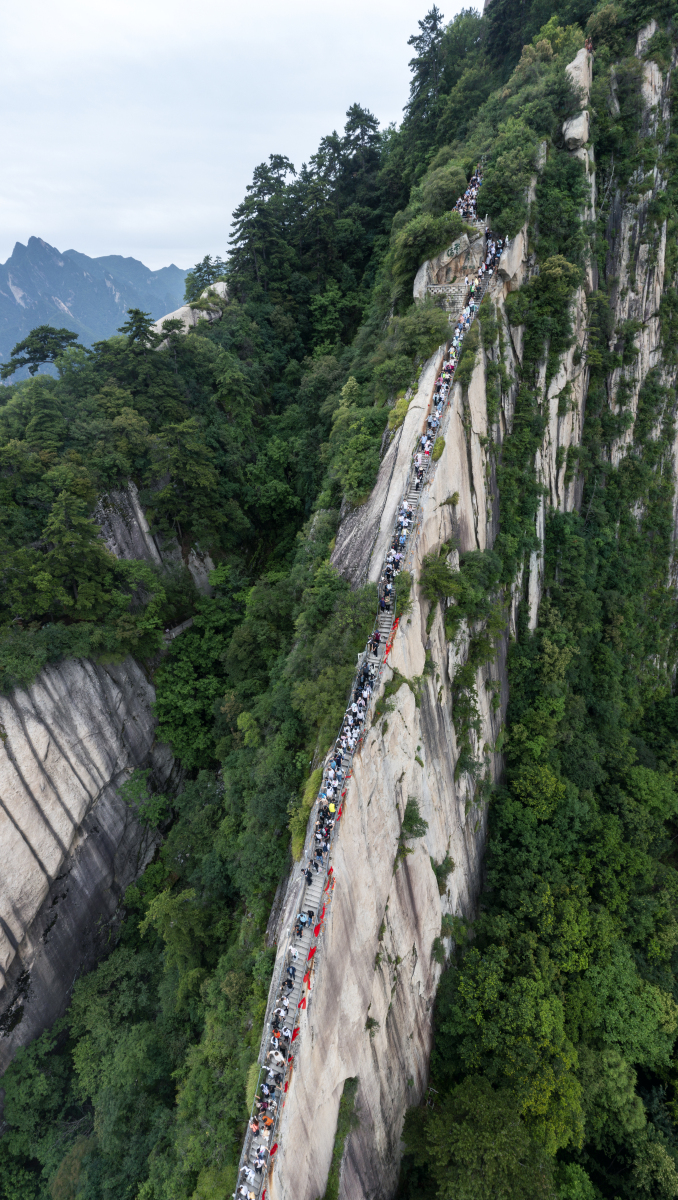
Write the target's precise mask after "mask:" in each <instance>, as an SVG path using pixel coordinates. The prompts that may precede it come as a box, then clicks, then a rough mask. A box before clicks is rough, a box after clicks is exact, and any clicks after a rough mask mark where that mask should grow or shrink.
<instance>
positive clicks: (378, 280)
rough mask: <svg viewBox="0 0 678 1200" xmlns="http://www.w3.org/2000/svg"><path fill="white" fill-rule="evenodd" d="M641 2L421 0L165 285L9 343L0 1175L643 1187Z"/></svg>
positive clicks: (654, 1079)
mask: <svg viewBox="0 0 678 1200" xmlns="http://www.w3.org/2000/svg"><path fill="white" fill-rule="evenodd" d="M677 19H678V14H676V13H675V12H674V9H673V7H672V6H671V4H670V3H664V2H663V0H660V2H659V3H656V4H653V3H650V2H645V0H642V3H641V2H640V0H619V2H615V3H612V2H607V0H603V2H602V3H599V4H597V5H593V4H592V3H588V4H578V3H577V2H576V0H568V3H567V4H562V5H560V6H557V5H555V4H553V3H549V2H548V0H544V2H535V3H534V4H533V5H532V6H531V7H528V6H526V5H523V4H518V3H516V0H493V2H492V3H491V4H489V5H488V6H487V8H486V10H485V12H484V13H483V14H482V15H481V14H479V13H477V12H475V11H474V10H464V11H463V12H462V13H460V14H459V15H458V16H457V17H455V18H454V20H452V21H450V22H449V23H446V22H445V20H444V18H443V17H442V14H441V13H440V12H439V11H438V10H437V8H435V7H434V8H433V9H432V10H431V11H430V12H429V13H427V14H426V15H425V16H424V17H423V18H422V20H421V21H420V22H419V27H418V33H416V34H415V35H413V37H412V38H411V40H410V44H411V46H412V48H413V59H412V63H411V67H412V86H411V93H410V98H409V102H408V105H407V108H406V111H405V117H404V120H403V123H402V125H401V127H400V128H399V129H397V130H396V129H392V128H389V129H387V130H380V129H379V124H378V122H377V120H376V118H375V117H374V116H373V115H372V114H371V113H369V112H367V111H366V110H365V109H363V108H362V107H361V106H360V105H357V104H355V105H353V106H352V107H351V108H350V109H349V110H348V112H347V115H346V124H345V128H344V130H343V132H342V133H336V132H334V133H332V134H329V135H328V136H327V137H326V138H324V139H323V140H322V142H321V144H320V146H319V148H318V151H317V153H316V154H315V155H314V156H312V158H311V159H310V161H309V163H307V164H305V165H304V166H303V167H302V168H301V169H299V170H298V171H297V170H296V169H295V167H294V166H293V164H292V163H290V162H289V161H288V160H287V159H285V158H284V157H282V156H280V155H276V154H272V155H271V157H270V158H269V160H268V162H266V163H263V164H261V165H260V166H259V167H257V168H256V170H255V172H254V177H253V180H252V183H251V184H250V185H249V186H248V188H247V192H246V196H245V198H244V200H243V202H242V204H241V205H240V206H239V207H238V209H237V210H236V212H235V214H234V218H233V227H232V235H231V251H230V255H229V258H228V261H227V263H226V264H224V263H221V262H210V261H208V260H206V261H205V262H203V263H202V264H199V265H198V266H197V267H196V268H194V271H193V273H192V278H191V279H190V280H189V289H188V294H189V297H190V304H191V305H192V308H191V312H192V314H193V317H192V319H191V320H179V319H176V320H169V322H168V323H166V324H165V325H164V327H163V324H162V321H161V322H160V323H159V325H156V324H154V323H153V321H152V320H151V317H149V316H148V315H146V314H145V313H144V312H143V311H141V310H140V309H139V308H137V307H136V306H134V307H132V308H130V310H129V311H128V313H127V314H126V316H127V320H126V322H125V324H124V326H123V329H122V334H121V336H119V337H116V338H114V339H112V340H109V341H100V342H98V343H97V344H96V345H94V346H89V345H87V344H86V339H84V338H83V343H84V344H82V343H81V344H74V345H71V346H68V347H65V348H63V349H62V352H61V353H60V354H57V355H56V361H55V371H56V375H55V376H54V377H51V376H47V375H39V376H36V377H35V378H32V379H27V380H20V381H18V382H14V383H11V384H10V385H9V386H8V387H7V388H5V389H3V393H2V404H1V405H0V486H1V487H2V503H1V508H0V512H1V515H2V526H1V528H0V534H1V536H2V539H3V542H2V551H3V553H2V567H1V571H2V576H1V577H2V589H1V591H0V611H1V618H2V637H1V639H0V684H1V686H2V691H3V698H2V699H0V711H1V713H2V721H3V727H2V747H1V748H0V772H1V774H0V779H1V780H2V790H1V792H0V794H1V796H2V810H1V811H2V819H1V820H0V846H2V853H3V861H7V862H10V863H11V864H12V866H13V869H12V871H11V872H6V876H5V878H4V879H3V886H2V892H1V893H0V949H1V954H2V959H1V961H0V966H2V970H3V979H4V986H3V987H2V989H1V990H0V1033H1V1034H2V1037H1V1038H0V1053H2V1062H3V1065H4V1066H5V1072H4V1076H3V1088H4V1109H3V1127H2V1137H1V1138H0V1197H2V1200H17V1198H19V1200H43V1198H44V1200H47V1198H48V1197H51V1200H61V1198H62V1197H63V1198H64V1200H66V1198H68V1200H71V1198H72V1200H76V1198H78V1200H79V1198H82V1200H119V1198H124V1200H127V1198H129V1200H221V1198H222V1197H224V1196H226V1195H232V1194H234V1193H235V1192H236V1190H237V1189H238V1188H241V1187H242V1188H244V1189H245V1194H247V1193H248V1191H249V1190H251V1191H252V1192H253V1194H254V1195H255V1198H256V1200H260V1198H262V1197H263V1195H264V1192H265V1194H266V1196H267V1197H269V1198H270V1197H276V1200H283V1198H284V1200H317V1198H318V1197H319V1196H324V1197H325V1198H326V1200H331V1198H338V1197H341V1198H342V1200H355V1198H357V1197H363V1196H364V1197H369V1198H370V1200H392V1198H395V1197H398V1200H428V1198H431V1200H434V1198H438V1200H454V1198H456V1197H460V1198H464V1200H485V1198H486V1197H496V1198H497V1200H499V1198H502V1200H513V1198H515V1200H518V1198H523V1197H527V1196H529V1197H545V1198H546V1197H547V1198H549V1200H599V1198H604V1200H617V1198H621V1197H623V1198H627V1197H628V1198H629V1200H646V1198H652V1200H654V1198H655V1197H658V1198H660V1200H664V1198H667V1200H668V1198H671V1197H676V1196H678V1120H677V1111H678V1110H677V1105H678V1073H677V1069H676V1061H677V1060H676V1049H675V1048H676V1039H677V1037H678V951H677V947H678V912H677V909H678V868H677V864H676V861H675V836H676V829H677V827H678V696H677V695H676V669H677V667H678V644H677V642H676V627H677V622H676V616H677V612H678V610H677V605H676V592H675V584H676V570H675V555H676V537H677V534H678V499H677V497H678V486H677V483H676V480H677V477H678V437H677V435H676V421H675V417H676V392H675V383H676V370H677V368H678V356H677V352H676V337H677V334H678V321H677V317H676V313H677V312H678V292H677V290H676V281H677V273H678V188H677V179H676V174H675V172H676V147H677V146H678V142H677V141H676V133H675V132H674V131H673V121H674V120H675V100H676V94H675V83H674V74H675V68H676V64H677V63H678V25H677V24H676V21H677ZM476 171H478V172H479V174H480V175H481V176H482V183H481V185H480V188H479V191H478V201H477V216H478V217H479V218H481V219H480V220H474V218H473V214H472V212H471V211H470V209H469V206H468V204H466V205H464V204H462V205H459V204H458V203H457V201H458V199H459V198H460V197H461V196H463V195H464V193H465V191H466V188H467V185H468V182H469V180H470V179H472V177H473V176H474V172H476ZM460 209H464V211H463V212H462V211H460ZM495 238H501V239H502V246H501V254H500V255H498V256H497V261H496V264H495V266H493V271H492V274H491V275H490V274H489V273H488V274H487V275H486V276H485V278H484V279H483V281H482V289H479V290H480V292H481V295H482V299H481V302H480V304H479V307H478V308H477V311H476V310H470V311H469V323H468V328H467V329H466V331H465V333H464V336H463V340H462V341H461V343H460V345H459V351H458V355H457V357H456V359H455V367H454V373H453V375H452V383H451V387H450V391H449V395H447V396H446V397H445V401H444V405H443V407H442V417H441V425H440V429H439V430H438V433H437V437H436V442H435V446H434V447H433V454H432V460H433V461H431V463H430V465H429V466H428V467H427V473H426V477H425V485H424V486H423V487H422V488H421V490H420V491H414V492H411V491H410V490H409V489H410V485H411V483H412V480H413V475H412V470H413V467H412V462H413V455H414V453H415V452H416V449H417V447H418V446H419V445H420V444H421V443H420V438H421V435H422V431H423V430H424V429H425V428H426V421H427V417H428V415H429V414H430V413H431V405H432V401H433V396H434V394H437V395H440V394H441V393H440V382H439V381H440V378H441V376H440V371H441V365H442V364H443V362H444V361H445V360H446V359H449V347H450V342H451V338H452V336H453V332H454V330H455V328H458V324H457V320H458V318H459V317H460V315H461V314H462V312H463V309H464V307H465V306H466V304H467V301H468V288H467V284H466V277H467V276H468V277H469V278H472V277H473V276H474V274H475V273H476V272H477V270H478V267H479V264H480V263H481V262H482V261H484V260H485V259H486V256H487V255H488V253H489V247H490V244H491V243H492V241H493V240H494V239H495ZM490 262H492V263H494V262H495V260H494V259H493V258H492V257H491V256H490ZM217 281H221V282H220V283H219V285H218V286H215V287H214V288H212V289H211V290H210V285H211V284H217ZM176 307H177V305H176V303H174V302H173V303H172V304H171V305H168V306H167V309H166V311H168V312H170V311H171V310H173V309H174V308H176ZM203 316H204V318H205V319H201V318H202V317H203ZM450 318H452V321H450ZM471 318H473V319H471ZM59 323H61V322H59ZM405 495H407V496H409V495H413V496H414V497H415V513H414V520H413V523H412V527H411V529H410V530H409V532H408V533H407V537H406V538H405V543H404V544H405V555H406V556H405V561H404V564H403V569H402V570H401V571H400V573H399V574H398V575H397V576H396V606H395V609H394V611H393V614H392V615H393V616H394V617H397V625H395V626H394V627H392V628H391V625H390V619H389V621H388V626H389V629H390V634H389V642H388V651H389V652H388V657H384V656H383V655H382V658H381V659H380V668H379V669H380V674H379V679H378V686H377V687H376V688H375V695H374V696H373V697H372V700H371V702H370V708H369V718H368V720H367V721H366V722H365V729H364V732H363V736H362V739H361V743H360V745H359V747H358V748H357V749H356V753H355V756H354V757H353V758H352V762H351V767H350V777H349V778H347V779H346V781H345V786H344V787H343V791H342V794H341V813H340V818H339V820H338V824H337V826H336V828H335V829H334V831H333V835H332V843H331V849H330V851H329V857H328V860H327V862H324V865H323V870H325V871H327V872H329V873H328V874H327V875H326V876H323V889H324V890H323V891H322V892H321V893H320V894H321V895H322V897H323V899H322V909H321V911H320V912H318V913H317V916H316V910H314V919H316V920H317V922H318V924H317V926H316V927H315V929H314V931H313V939H314V948H313V955H312V956H311V954H309V957H308V958H307V959H306V960H305V961H303V978H304V983H303V995H302V999H301V1000H300V1001H299V1004H298V1006H297V1007H296V1012H291V1013H290V1015H289V1018H288V1019H289V1021H290V1025H291V1033H292V1035H293V1038H294V1040H293V1042H291V1047H290V1049H291V1053H292V1060H291V1061H288V1063H287V1065H286V1067H285V1070H286V1077H285V1082H284V1085H283V1087H282V1088H281V1089H280V1091H279V1092H277V1093H276V1095H277V1105H278V1108H277V1112H276V1113H275V1122H274V1137H275V1141H274V1140H273V1138H270V1140H269V1143H268V1145H267V1146H266V1148H265V1150H264V1153H263V1162H264V1167H263V1170H262V1171H260V1172H258V1173H257V1171H256V1170H255V1167H256V1165H257V1164H256V1160H255V1158H254V1155H253V1152H252V1151H251V1146H252V1138H251V1137H250V1133H249V1132H248V1114H253V1113H254V1111H255V1110H254V1109H253V1105H254V1104H255V1103H257V1101H255V1094H256V1091H257V1086H258V1085H260V1084H261V1082H262V1081H265V1078H266V1076H265V1074H262V1072H261V1067H262V1065H263V1064H264V1063H265V1062H266V1052H267V1050H268V1048H269V1044H270V1038H271V1036H273V1033H274V1030H275V1026H274V1024H273V1023H272V1009H273V1006H274V1005H275V1004H279V1002H280V1001H279V997H280V988H279V986H278V985H279V981H280V980H281V979H284V978H285V976H286V975H288V977H289V978H290V979H294V977H295V976H294V972H295V971H296V973H297V974H298V975H299V976H301V974H302V972H301V970H300V967H301V965H302V963H300V962H299V960H297V959H294V958H293V957H292V956H291V954H290V950H291V949H292V950H293V949H294V947H295V946H296V944H297V941H298V939H297V935H296V934H295V931H294V926H295V920H296V914H297V913H298V912H299V910H300V908H301V907H303V906H304V901H303V898H304V896H305V895H306V891H305V889H306V888H307V887H310V886H311V884H312V881H313V875H312V874H311V868H310V863H311V858H312V857H313V856H314V854H315V840H316V839H315V824H314V822H315V818H316V816H317V813H318V811H319V809H318V807H317V798H318V793H319V791H320V790H321V789H322V787H323V786H324V784H325V783H326V780H327V774H326V768H327V766H328V763H329V759H330V757H331V753H330V752H331V750H332V749H333V747H334V746H335V739H336V737H337V733H338V730H339V728H340V727H341V725H342V721H343V719H344V712H345V709H346V703H347V697H349V696H350V695H351V693H352V687H353V681H354V678H355V672H356V658H357V656H359V655H362V654H363V652H364V650H365V646H366V642H367V639H368V637H369V635H370V634H371V633H372V631H373V629H374V626H375V614H377V612H378V609H379V597H380V596H383V579H382V575H383V564H384V556H385V554H386V553H387V551H388V547H389V545H390V542H391V537H392V535H393V530H394V523H395V521H396V518H397V513H398V510H399V508H400V505H401V502H402V500H403V497H404V496H405ZM174 634H176V636H173V635H174ZM321 857H322V856H321ZM307 865H308V872H309V875H310V877H311V883H310V884H309V883H308V881H306V882H305V877H303V876H302V875H301V874H300V869H301V867H302V866H307ZM330 867H331V872H330V871H329V868H330ZM97 872H98V875H97ZM88 905H91V907H92V910H93V913H94V914H96V931H94V930H93V929H92V928H91V926H89V925H88V922H87V907H88ZM299 944H305V943H299ZM295 963H296V967H295V966H294V964H295ZM288 967H292V975H289V974H288ZM269 1061H270V1060H269ZM274 1090H275V1089H274ZM262 1095H263V1093H262V1092H261V1091H260V1092H259V1097H260V1100H261V1097H262ZM262 1112H263V1113H264V1115H265V1113H266V1110H262ZM260 1115H261V1114H260ZM242 1165H244V1166H245V1168H246V1171H245V1173H244V1174H242V1173H240V1174H239V1169H240V1167H241V1166H242ZM247 1171H249V1172H251V1178H250V1177H249V1175H248V1174H247Z"/></svg>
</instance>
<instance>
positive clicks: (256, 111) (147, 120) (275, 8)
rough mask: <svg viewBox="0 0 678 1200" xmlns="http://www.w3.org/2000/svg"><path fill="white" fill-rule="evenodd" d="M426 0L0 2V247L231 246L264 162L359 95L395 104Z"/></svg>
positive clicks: (298, 144)
mask: <svg viewBox="0 0 678 1200" xmlns="http://www.w3.org/2000/svg"><path fill="white" fill-rule="evenodd" d="M431 3H432V0H423V2H422V3H417V2H416V0H313V2H312V3H311V2H310V0H286V2H285V3H280V2H277V3H274V2H273V0H258V3H257V2H254V3H249V4H247V3H243V0H239V2H238V3H236V2H235V0H192V3H188V2H186V0H184V2H183V3H179V2H178V0H87V2H85V0H58V2H57V3H54V0H22V2H21V3H20V4H14V5H8V4H6V5H4V6H3V15H2V17H1V18H0V28H1V29H2V33H3V37H2V42H3V62H4V69H3V74H2V79H1V81H0V98H1V105H2V108H1V111H2V120H1V121H0V161H1V162H2V164H3V165H2V173H1V182H0V206H1V207H0V261H2V262H4V261H5V259H6V258H7V257H8V255H9V254H11V252H12V248H13V246H14V243H15V242H17V241H20V242H24V243H25V242H26V241H27V240H28V238H29V237H30V236H31V235H32V234H33V235H35V236H37V237H42V238H44V239H45V241H47V242H50V243H51V244H52V245H54V246H56V247H57V248H58V249H59V250H68V249H71V248H73V249H76V250H81V251H83V252H84V253H85V254H91V255H99V254H126V255H128V254H131V255H134V257H135V258H141V259H142V260H143V261H144V262H145V263H147V264H148V265H149V266H151V267H153V268H157V267H161V266H165V265H167V264H168V263H170V262H175V263H176V264H177V266H180V267H187V266H190V265H192V264H193V263H194V262H196V261H197V260H198V259H199V258H201V257H202V256H203V255H204V254H207V253H215V254H224V253H225V252H226V250H227V238H228V233H229V227H230V219H231V213H232V211H233V209H234V208H235V206H236V205H237V204H238V203H239V202H240V200H241V199H242V197H243V195H244V190H245V185H246V184H247V183H249V182H250V179H251V176H252V170H253V168H254V167H255V166H256V164H257V163H259V162H261V161H262V160H263V159H265V158H267V157H268V155H269V154H272V153H281V154H286V155H287V156H288V157H289V158H290V159H291V160H292V162H293V163H294V164H295V166H297V167H299V166H300V165H301V163H302V161H304V160H306V159H308V158H309V156H310V155H311V154H312V153H313V152H314V151H315V149H316V148H317V145H318V142H319V140H320V138H321V137H322V136H323V135H324V134H326V133H330V132H331V131H332V129H339V130H341V129H342V128H343V123H344V114H345V112H346V109H347V108H348V106H349V105H350V104H352V103H353V102H354V101H357V102H358V103H360V104H362V105H364V106H365V107H367V108H369V109H371V110H372V112H374V113H375V114H376V116H377V117H378V118H379V120H380V121H381V122H382V124H388V123H389V122H390V121H396V122H399V121H400V120H401V117H402V108H403V105H404V103H405V101H406V99H407V95H408V90H409V78H410V73H409V70H408V66H407V63H408V61H409V59H410V58H411V57H412V51H411V48H410V47H409V46H408V45H407V38H408V36H409V35H410V34H411V33H414V32H416V31H417V20H418V19H420V18H421V17H422V16H423V15H424V13H425V12H426V10H427V8H430V7H431ZM467 3H468V0H467ZM440 6H441V7H442V9H443V12H444V13H445V16H446V17H447V18H448V19H450V18H451V17H452V16H453V15H454V13H455V12H457V11H459V9H460V8H461V7H462V6H463V0H461V2H460V0H450V2H449V3H447V4H445V3H442V4H441V5H440Z"/></svg>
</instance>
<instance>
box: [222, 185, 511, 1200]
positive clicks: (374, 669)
mask: <svg viewBox="0 0 678 1200" xmlns="http://www.w3.org/2000/svg"><path fill="white" fill-rule="evenodd" d="M481 182H482V177H481V174H480V168H478V169H477V170H476V172H475V173H474V175H473V176H472V178H471V180H470V182H469V186H468V188H467V190H466V192H465V194H464V196H462V197H461V198H460V200H458V201H457V205H456V208H457V209H458V211H459V212H461V213H462V216H464V217H465V218H466V219H469V218H473V219H475V216H476V200H477V196H478V189H479V187H480V184H481ZM485 236H486V255H485V258H484V261H483V262H482V263H481V264H480V267H479V268H478V271H477V274H476V276H475V277H474V278H472V279H470V278H469V277H468V276H467V277H466V288H467V291H466V302H465V305H464V308H463V310H462V312H461V313H460V314H459V317H458V319H457V321H456V324H455V326H454V333H453V335H452V339H451V345H450V349H449V352H448V356H447V358H446V360H445V361H444V362H443V366H442V369H441V372H440V375H439V376H438V378H437V379H436V381H435V386H434V391H433V400H432V404H431V411H430V413H429V414H428V416H427V418H426V427H425V429H424V430H423V431H422V434H421V437H420V440H419V442H418V444H417V448H416V451H415V454H414V459H413V466H412V474H411V476H410V482H409V486H408V493H409V494H410V495H411V494H412V491H417V492H418V491H419V490H420V489H421V487H422V484H423V481H424V478H425V475H426V471H427V468H428V465H429V462H430V458H431V452H432V449H433V445H434V442H435V439H436V436H437V433H438V430H439V429H440V425H441V421H442V417H443V413H444V410H445V406H446V404H447V401H448V398H449V393H450V388H451V386H452V383H453V377H454V371H455V368H456V366H457V364H458V362H459V357H460V354H461V347H462V343H463V340H464V335H465V334H466V333H467V331H468V329H469V328H470V325H471V322H472V320H473V318H474V316H475V314H476V312H477V310H478V308H479V305H480V300H481V299H482V295H483V294H484V291H485V288H486V287H487V285H488V283H489V280H490V279H491V278H492V275H493V273H494V270H495V267H496V263H497V261H498V259H499V256H500V255H501V253H502V250H503V249H504V248H505V245H506V242H505V241H503V240H502V239H501V238H496V237H495V236H494V235H493V233H492V232H491V230H489V229H486V230H485ZM414 519H415V512H414V509H413V505H412V502H411V501H410V500H408V499H406V500H404V501H403V503H402V504H401V505H400V507H399V509H398V513H397V516H396V521H395V528H394V534H393V538H392V541H391V544H390V547H389V550H388V552H387V554H386V559H385V562H384V570H383V573H382V575H381V579H380V582H379V588H378V595H379V611H380V613H384V612H389V613H391V614H393V612H394V609H395V579H396V577H397V575H398V574H399V572H400V571H401V570H402V569H403V566H404V561H405V551H406V547H407V542H408V537H409V536H410V531H411V530H412V528H413V523H414ZM392 620H393V615H391V622H392ZM381 650H382V637H381V634H380V632H379V629H378V627H377V626H375V629H374V631H373V633H372V635H371V637H370V639H369V641H368V644H367V650H366V654H365V655H363V656H362V658H361V665H360V669H359V672H358V674H357V676H356V679H355V682H354V685H353V688H352V691H351V695H350V698H349V702H348V705H347V708H346V712H345V713H344V717H343V720H342V723H341V728H340V730H339V736H338V737H337V739H336V741H335V743H334V746H333V748H332V750H331V753H330V755H329V756H328V759H329V761H328V759H326V765H325V767H324V769H323V775H322V783H321V787H320V791H319V793H318V798H317V810H316V820H315V825H314V831H313V838H312V842H311V847H310V854H309V858H308V861H307V862H306V863H304V865H303V866H302V868H301V875H302V876H303V877H304V879H305V882H306V887H307V888H308V887H309V886H310V885H311V884H312V883H313V881H314V879H315V877H317V876H318V875H319V874H320V873H321V872H322V874H323V878H324V876H325V872H326V871H327V864H328V859H329V851H330V842H331V838H332V833H333V831H334V829H335V826H336V823H337V821H338V820H339V818H340V817H341V799H342V797H343V795H344V794H345V789H346V784H347V780H348V776H349V772H350V767H351V763H352V759H353V755H354V754H355V752H356V750H357V748H358V745H359V743H360V741H361V738H362V736H363V732H364V729H365V720H366V715H367V711H368V708H369V703H370V698H371V696H372V693H373V691H374V689H375V687H376V685H377V683H378V673H379V670H380V668H381V665H382V663H383V661H384V659H383V656H382V654H381ZM330 870H331V868H330ZM314 920H316V913H315V909H314V908H311V907H309V908H306V909H301V910H300V911H299V912H298V913H297V916H296V918H295V920H294V941H293V942H292V944H291V945H290V946H289V947H288V950H287V953H286V956H285V960H284V964H283V976H282V979H281V981H280V982H279V985H278V988H277V991H276V997H275V1007H274V1009H273V1011H272V1013H271V1014H270V1017H269V1019H268V1028H269V1031H270V1042H269V1047H268V1050H267V1052H266V1056H265V1066H264V1072H265V1078H264V1081H263V1082H261V1084H260V1087H259V1091H258V1093H257V1095H256V1097H255V1101H254V1106H253V1110H252V1116H251V1118H250V1122H249V1129H248V1136H247V1140H246V1146H248V1147H249V1158H248V1161H246V1162H245V1163H244V1165H243V1166H242V1167H241V1171H240V1177H239V1181H238V1185H237V1190H236V1193H235V1194H234V1197H242V1198H243V1200H257V1194H258V1191H259V1188H260V1186H261V1183H262V1182H263V1175H264V1173H265V1170H266V1166H267V1162H268V1159H269V1155H270V1154H271V1153H274V1152H275V1149H276V1147H275V1146H273V1147H270V1146H269V1142H270V1139H271V1133H272V1131H273V1129H274V1127H275V1122H276V1115H277V1113H278V1109H279V1106H280V1104H281V1103H282V1097H283V1094H284V1091H286V1090H287V1084H286V1083H285V1080H284V1076H285V1072H286V1070H287V1069H288V1067H289V1066H291V1064H292V1062H293V1055H292V1053H291V1049H292V1042H293V1041H294V1037H295V1032H294V1030H295V1024H296V1012H295V1013H293V1014H292V1015H290V1012H289V1008H290V1001H289V996H290V993H291V992H292V991H294V987H295V981H296V973H297V966H296V962H297V960H298V957H299V951H298V950H297V949H296V945H295V943H296V941H297V939H299V938H302V937H303V935H304V932H305V931H306V930H307V929H309V928H310V927H312V926H313V923H314ZM315 931H316V933H317V932H318V926H317V925H316V927H315ZM311 953H313V954H314V953H315V951H311ZM309 957H310V955H309ZM297 1032H298V1031H297ZM283 1089H284V1090H283ZM250 1134H251V1136H250ZM253 1188H256V1189H257V1190H256V1191H254V1190H252V1189H253Z"/></svg>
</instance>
